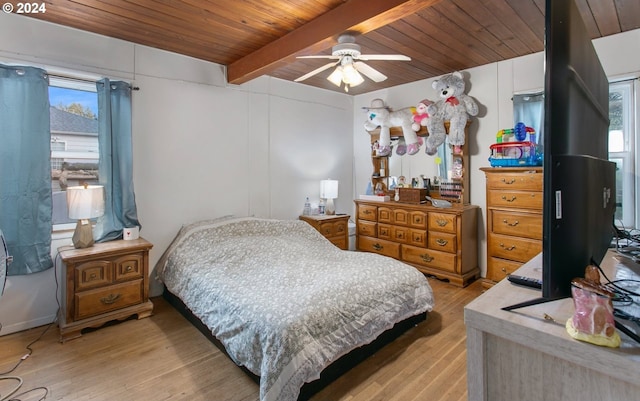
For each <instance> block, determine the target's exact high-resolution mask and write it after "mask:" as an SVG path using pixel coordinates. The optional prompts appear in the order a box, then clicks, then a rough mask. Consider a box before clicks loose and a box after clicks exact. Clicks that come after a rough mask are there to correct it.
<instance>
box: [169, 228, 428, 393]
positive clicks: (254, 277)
mask: <svg viewBox="0 0 640 401" xmlns="http://www.w3.org/2000/svg"><path fill="white" fill-rule="evenodd" d="M157 268H158V275H159V277H160V278H161V279H162V281H163V282H164V284H165V285H166V287H167V289H168V290H169V291H171V292H172V293H173V294H175V295H177V296H178V297H179V298H180V299H182V301H183V302H184V303H185V304H186V305H187V306H188V307H189V309H190V310H191V311H192V312H193V313H194V314H195V315H196V316H197V317H199V318H200V319H201V320H202V321H203V322H204V323H205V324H206V325H207V326H208V327H209V328H210V329H211V332H212V333H213V334H214V335H215V336H216V337H217V338H218V339H219V340H220V342H222V344H223V345H224V346H225V348H226V350H227V352H228V354H229V355H230V357H231V358H232V359H233V360H234V362H235V363H236V364H237V365H240V366H245V367H246V368H247V369H248V370H250V371H251V372H253V373H254V374H256V375H258V376H260V400H261V401H272V400H273V401H275V400H279V401H288V400H291V401H293V400H296V399H297V397H298V395H299V392H300V388H301V387H302V385H303V384H304V383H305V382H310V381H313V380H315V379H317V378H318V377H319V374H320V372H321V371H322V370H323V369H324V368H325V367H326V366H328V365H329V364H330V363H331V362H333V361H335V360H336V359H338V358H339V357H341V356H342V355H344V354H346V353H348V352H349V351H351V350H353V349H355V348H357V347H359V346H362V345H365V344H368V343H370V342H371V341H373V340H374V339H375V338H376V337H377V336H378V335H379V334H381V333H382V332H383V331H385V330H387V329H389V328H391V327H392V326H393V325H394V324H395V323H397V322H399V321H401V320H404V319H406V318H408V317H410V316H413V315H416V314H418V313H422V312H425V311H431V309H432V308H433V292H432V290H431V287H430V286H429V283H428V281H427V280H426V278H425V277H424V275H423V274H421V273H420V272H418V271H417V270H416V269H415V268H413V267H411V266H409V265H406V264H404V263H401V262H399V261H397V260H394V259H391V258H387V257H384V256H380V255H376V254H372V253H361V252H350V251H343V250H340V249H339V248H337V247H335V246H334V245H333V244H331V243H330V242H329V241H328V240H327V239H325V238H324V237H323V236H322V235H320V233H318V232H317V231H316V230H315V229H313V228H312V227H311V226H310V225H309V224H307V223H305V222H303V221H299V220H291V221H280V220H267V219H257V218H242V217H226V218H221V219H217V220H211V221H203V222H199V223H194V224H192V225H189V226H185V227H183V228H182V229H181V230H180V232H179V233H178V235H177V236H176V238H175V239H174V241H173V242H172V244H171V245H170V246H169V248H168V249H167V251H166V252H165V254H164V255H163V256H162V258H161V259H160V261H159V262H158V265H157Z"/></svg>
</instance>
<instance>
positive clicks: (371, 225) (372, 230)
mask: <svg viewBox="0 0 640 401" xmlns="http://www.w3.org/2000/svg"><path fill="white" fill-rule="evenodd" d="M358 235H364V236H367V237H377V236H378V223H375V222H373V221H366V220H358Z"/></svg>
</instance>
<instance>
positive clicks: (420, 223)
mask: <svg viewBox="0 0 640 401" xmlns="http://www.w3.org/2000/svg"><path fill="white" fill-rule="evenodd" d="M409 226H410V227H414V228H427V214H426V213H425V212H421V211H419V210H414V211H412V212H409Z"/></svg>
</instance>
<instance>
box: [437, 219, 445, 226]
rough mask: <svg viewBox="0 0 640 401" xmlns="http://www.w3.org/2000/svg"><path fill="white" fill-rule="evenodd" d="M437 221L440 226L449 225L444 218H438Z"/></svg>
mask: <svg viewBox="0 0 640 401" xmlns="http://www.w3.org/2000/svg"><path fill="white" fill-rule="evenodd" d="M436 222H437V223H438V225H439V226H440V227H444V226H446V225H447V220H444V219H438V220H437V221H436Z"/></svg>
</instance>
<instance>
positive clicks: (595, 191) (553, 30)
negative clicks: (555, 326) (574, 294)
mask: <svg viewBox="0 0 640 401" xmlns="http://www.w3.org/2000/svg"><path fill="white" fill-rule="evenodd" d="M545 23H546V24H545V92H544V96H545V106H544V113H545V114H544V139H543V177H544V184H543V189H544V193H543V230H542V231H543V239H542V297H541V298H538V299H534V300H531V301H527V302H524V303H521V304H516V305H512V306H509V307H506V308H503V309H505V310H512V309H517V308H520V307H524V306H529V305H534V304H538V303H542V302H547V301H551V300H555V299H561V298H566V297H570V296H571V281H572V280H573V279H574V278H576V277H584V271H585V268H586V267H587V266H588V265H589V264H592V263H595V264H599V263H600V262H601V261H602V259H603V257H604V255H605V254H606V252H607V249H608V248H609V246H610V244H611V239H612V238H613V227H614V214H615V170H616V166H615V163H613V162H610V161H608V154H609V150H608V147H609V146H608V141H609V81H608V79H607V76H606V75H605V72H604V70H603V68H602V65H601V64H600V60H599V58H598V55H597V53H596V51H595V48H594V47H593V44H592V42H591V37H590V36H589V34H588V32H587V29H586V27H585V24H584V22H583V20H582V17H581V15H580V12H579V10H578V8H577V6H576V4H575V3H574V0H566V1H565V0H562V1H558V0H547V1H546V12H545Z"/></svg>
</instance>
